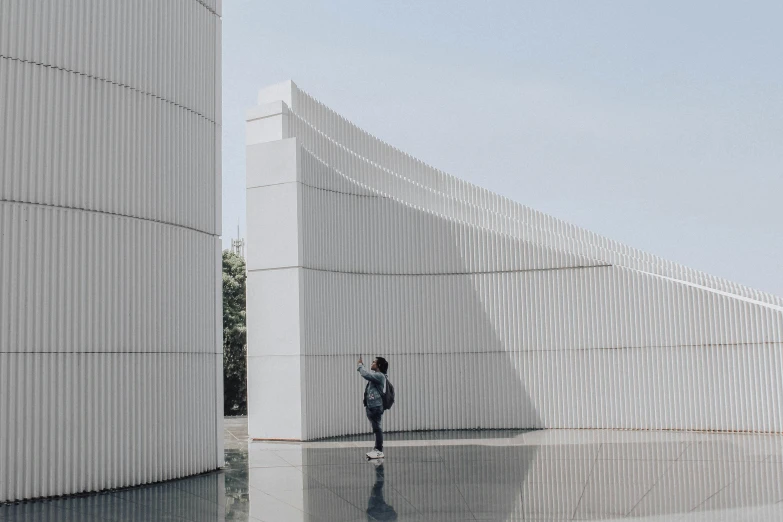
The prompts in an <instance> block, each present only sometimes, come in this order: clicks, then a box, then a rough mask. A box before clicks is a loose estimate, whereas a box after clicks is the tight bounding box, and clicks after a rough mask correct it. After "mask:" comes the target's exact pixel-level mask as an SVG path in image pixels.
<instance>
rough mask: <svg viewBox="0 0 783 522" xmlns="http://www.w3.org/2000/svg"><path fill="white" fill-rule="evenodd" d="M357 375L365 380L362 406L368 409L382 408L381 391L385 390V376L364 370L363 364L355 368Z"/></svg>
mask: <svg viewBox="0 0 783 522" xmlns="http://www.w3.org/2000/svg"><path fill="white" fill-rule="evenodd" d="M357 371H358V372H359V374H361V376H362V377H364V378H365V379H367V386H365V388H364V405H365V406H366V407H368V408H377V407H379V406H380V407H381V408H383V395H381V394H382V393H383V391H385V389H386V376H385V375H384V374H382V373H381V372H374V371H372V370H367V369H365V367H364V365H363V364H360V365H359V367H358V368H357Z"/></svg>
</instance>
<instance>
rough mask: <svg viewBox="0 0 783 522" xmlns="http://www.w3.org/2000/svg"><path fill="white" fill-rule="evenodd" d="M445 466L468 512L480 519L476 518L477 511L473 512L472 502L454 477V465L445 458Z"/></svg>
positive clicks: (452, 484) (474, 518)
mask: <svg viewBox="0 0 783 522" xmlns="http://www.w3.org/2000/svg"><path fill="white" fill-rule="evenodd" d="M443 467H444V468H446V471H447V472H448V477H449V479H450V482H451V486H452V487H454V488H456V490H457V492H458V493H459V496H460V498H461V499H462V502H463V503H464V504H465V507H466V508H467V510H468V513H470V516H471V517H473V520H478V519H477V518H476V515H475V513H473V509H471V507H470V504H468V499H467V498H465V493H464V492H463V491H462V489H461V488H460V487H459V484H457V482H456V481H455V480H454V478H453V473H454V469H452V467H451V466H449V464H448V463H447V462H446V461H445V460H444V461H443Z"/></svg>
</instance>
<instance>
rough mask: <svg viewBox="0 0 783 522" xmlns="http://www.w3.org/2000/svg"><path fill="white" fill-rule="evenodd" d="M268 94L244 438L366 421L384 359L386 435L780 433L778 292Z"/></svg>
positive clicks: (309, 434)
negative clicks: (636, 245)
mask: <svg viewBox="0 0 783 522" xmlns="http://www.w3.org/2000/svg"><path fill="white" fill-rule="evenodd" d="M276 100H282V101H276ZM259 103H261V105H260V106H259V107H257V108H255V109H253V110H251V111H250V112H249V113H248V127H247V134H248V179H247V183H248V185H247V186H248V229H249V231H250V232H249V237H248V269H249V276H248V335H249V338H248V343H249V344H248V350H249V352H248V353H249V386H250V388H249V401H250V404H249V408H250V421H249V429H250V435H251V436H253V437H256V438H301V439H313V438H320V437H328V436H333V435H341V434H351V433H360V432H366V431H368V430H369V423H368V422H367V420H366V418H365V417H364V411H363V408H362V407H361V395H362V389H363V381H362V379H360V378H359V376H358V375H357V374H356V373H355V372H354V369H355V361H356V359H357V357H358V355H359V354H363V355H364V356H365V360H367V361H369V360H371V359H372V357H374V356H375V355H383V356H384V357H386V358H387V359H388V360H389V362H390V372H389V376H390V379H391V381H392V382H393V383H394V384H395V386H396V389H397V390H398V398H397V404H395V406H394V408H393V409H392V410H391V411H390V412H388V414H387V415H385V417H384V422H385V429H387V430H418V429H448V428H613V429H675V430H727V431H754V432H783V385H782V384H781V377H783V369H782V368H783V354H782V353H781V349H783V299H781V298H779V297H776V296H773V295H770V294H765V293H762V292H758V291H756V290H752V289H750V288H746V287H743V286H741V285H737V284H735V283H731V282H729V281H726V280H723V279H720V278H716V277H712V276H709V275H707V274H704V273H701V272H698V271H695V270H692V269H689V268H686V267H683V266H680V265H677V264H675V263H671V262H668V261H665V260H663V259H660V258H658V257H655V256H652V255H650V254H646V253H644V252H641V251H638V250H635V249H633V248H630V247H626V246H624V245H621V244H618V243H616V242H614V241H611V240H609V239H606V238H603V237H600V236H598V235H596V234H593V233H591V232H588V231H586V230H583V229H580V228H578V227H576V226H573V225H570V224H568V223H565V222H562V221H559V220H557V219H555V218H553V217H550V216H546V215H544V214H542V213H540V212H537V211H535V210H532V209H530V208H528V207H524V206H522V205H519V204H517V203H514V202H512V201H510V200H508V199H507V198H503V197H501V196H498V195H495V194H492V193H490V192H488V191H486V190H484V189H481V188H479V187H476V186H473V185H470V184H468V183H466V182H464V181H461V180H458V179H456V178H454V177H452V176H449V175H447V174H445V173H443V172H441V171H438V170H436V169H434V168H432V167H429V166H427V165H425V164H423V163H422V162H420V161H418V160H416V159H414V158H411V157H410V156H408V155H406V154H404V153H403V152H401V151H399V150H397V149H394V148H393V147H391V146H389V145H387V144H385V143H383V142H381V141H380V140H378V139H376V138H374V137H372V136H371V135H369V134H368V133H366V132H364V131H362V130H360V129H358V128H357V127H355V126H354V125H352V124H350V123H349V122H347V121H346V120H345V119H343V118H341V117H340V116H338V115H337V114H336V113H334V112H333V111H331V110H330V109H328V108H327V107H325V106H323V105H322V104H320V103H319V102H317V101H315V100H314V99H313V98H312V97H310V96H309V95H307V94H305V93H303V92H302V91H301V90H299V89H298V88H297V87H296V86H295V85H294V84H293V83H290V82H287V83H286V84H281V85H278V86H273V87H271V88H268V89H266V90H264V91H262V92H261V95H260V99H259ZM270 245H274V246H270ZM292 318H293V319H292ZM257 376H263V379H264V382H260V381H259V380H258V377H257ZM254 381H255V382H254ZM264 383H267V384H264ZM275 389H277V390H279V392H278V393H274V394H273V390H275ZM272 397H274V398H272ZM287 397H293V398H292V399H290V400H289V399H287ZM269 401H273V402H274V404H271V405H270V404H269ZM292 426H293V429H291V428H292Z"/></svg>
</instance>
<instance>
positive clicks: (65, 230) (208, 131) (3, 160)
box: [0, 0, 223, 501]
mask: <svg viewBox="0 0 783 522" xmlns="http://www.w3.org/2000/svg"><path fill="white" fill-rule="evenodd" d="M219 7H220V6H219V2H214V1H201V0H180V1H176V2H173V1H172V2H168V1H167V2H142V1H132V0H74V1H72V2H52V1H49V0H6V1H3V2H1V3H0V122H2V125H0V389H1V391H0V441H1V444H0V469H3V475H4V477H5V479H3V480H0V501H10V500H18V499H26V498H34V497H42V496H50V495H62V494H68V493H78V492H83V491H96V490H100V489H106V488H116V487H122V486H130V485H136V484H142V483H147V482H154V481H159V480H165V479H170V478H175V477H181V476H185V475H189V474H194V473H200V472H203V471H207V470H210V469H215V468H216V467H218V466H219V465H220V464H221V463H222V458H223V456H222V436H223V435H222V353H221V351H222V342H221V337H222V329H221V325H220V320H221V288H220V285H221V278H220V241H219V237H218V236H219V234H220V212H221V211H220V172H219V161H220V148H219V147H220V143H219V135H220V100H219V92H220V87H219V82H220V17H219Z"/></svg>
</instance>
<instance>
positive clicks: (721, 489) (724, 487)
mask: <svg viewBox="0 0 783 522" xmlns="http://www.w3.org/2000/svg"><path fill="white" fill-rule="evenodd" d="M683 462H685V461H683ZM759 466H761V462H757V463H755V466H751V467H750V469H748V470H747V471H745V473H740V474H739V475H738V476H735V477H734V478H733V479H732V480H729V482H727V483H726V485H725V486H723V487H722V488H718V490H717V491H715V493H713V494H712V495H709V496H708V497H707V498H705V499H704V500H702V501H701V502H699V503H698V504H697V505H696V506H694V507H693V508H692V509H690V510H689V511H688V512H689V513H693V512H694V511H696V510H697V509H699V507H701V506H702V505H704V504H705V503H706V502H707V501H708V500H710V499H711V498H713V497H715V496H717V495H719V494H720V493H721V492H722V491H724V490H725V489H727V488H728V487H729V486H731V485H732V484H735V483H736V482H737V481H738V480H740V479H741V478H743V477H745V476H746V475H748V474H749V473H750V472H751V471H752V470H753V469H757V468H758V467H759Z"/></svg>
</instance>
